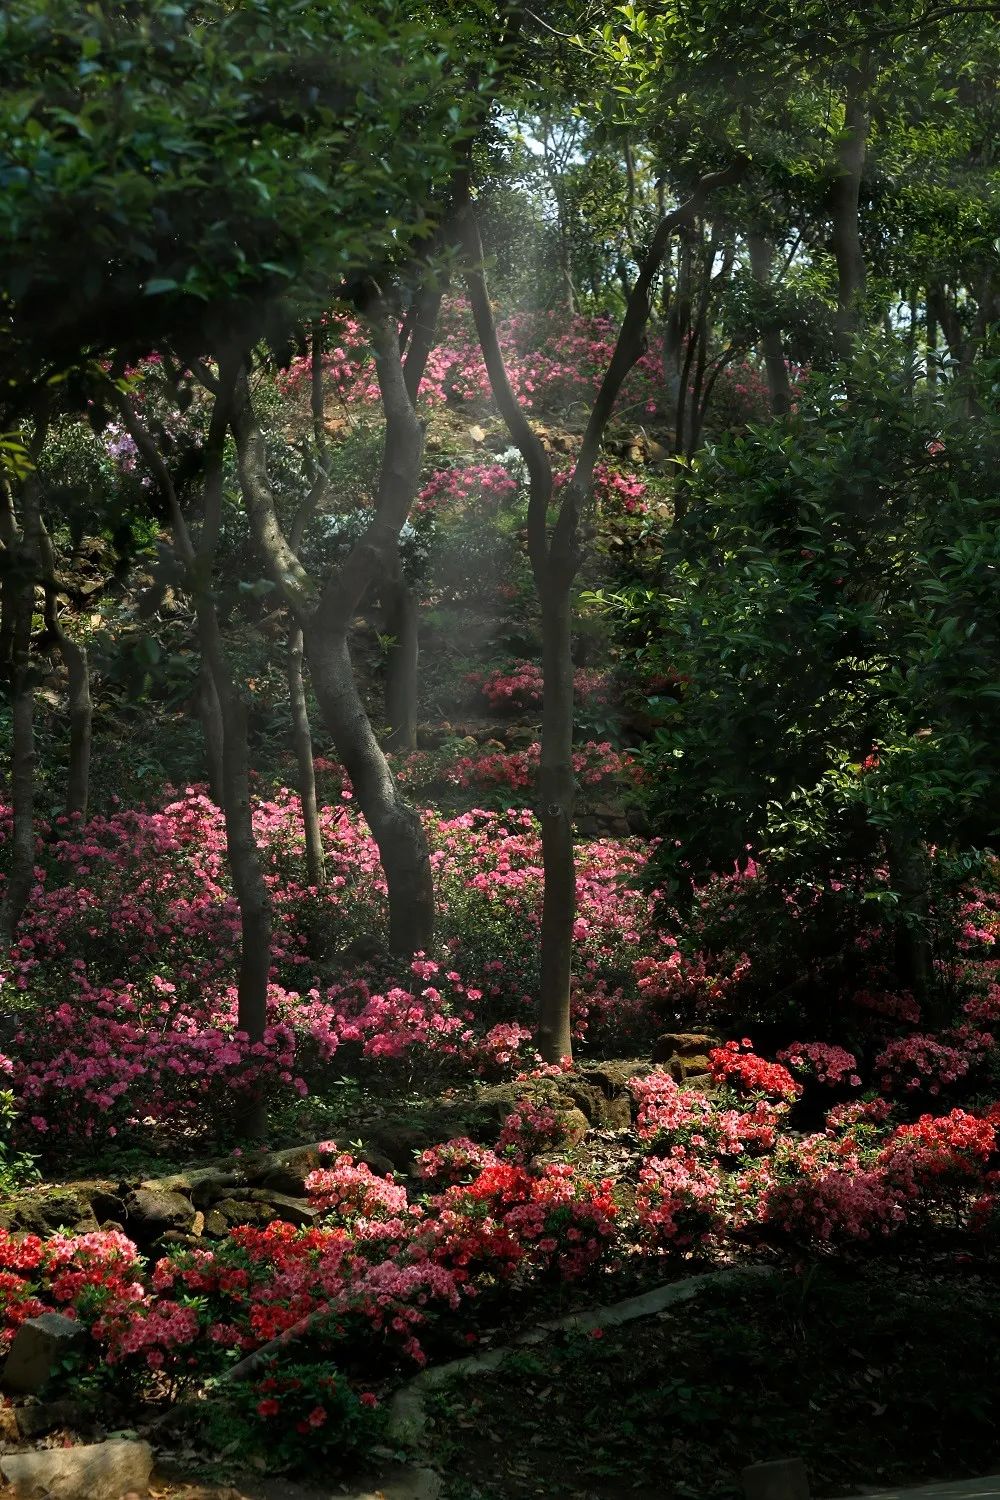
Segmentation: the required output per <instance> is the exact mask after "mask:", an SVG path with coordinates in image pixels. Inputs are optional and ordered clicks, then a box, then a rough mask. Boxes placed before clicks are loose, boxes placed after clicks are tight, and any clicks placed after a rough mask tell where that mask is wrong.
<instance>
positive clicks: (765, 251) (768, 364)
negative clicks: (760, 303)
mask: <svg viewBox="0 0 1000 1500" xmlns="http://www.w3.org/2000/svg"><path fill="white" fill-rule="evenodd" d="M747 248H748V249H749V251H750V270H751V272H752V274H753V278H754V280H755V281H757V282H759V283H760V285H761V286H762V287H768V288H769V287H770V285H771V267H772V264H773V262H774V247H773V246H772V245H771V244H770V242H769V241H768V240H766V239H765V238H764V236H763V235H762V234H748V235H747ZM760 352H761V354H762V355H763V356H764V369H765V371H766V373H767V389H768V394H769V395H770V398H771V411H772V412H773V414H774V415H775V416H776V417H784V416H787V415H788V413H789V412H790V411H791V409H792V389H791V386H790V384H789V381H788V366H787V365H786V364H785V351H784V348H783V347H782V343H781V329H780V328H779V327H778V324H777V322H776V321H775V318H774V313H773V309H768V310H767V311H766V312H765V314H764V319H763V322H762V325H761V332H760Z"/></svg>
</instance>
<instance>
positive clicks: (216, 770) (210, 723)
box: [198, 661, 223, 807]
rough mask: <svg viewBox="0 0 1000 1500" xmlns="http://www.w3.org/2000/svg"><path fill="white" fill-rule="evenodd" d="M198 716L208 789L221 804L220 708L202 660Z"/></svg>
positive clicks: (221, 731) (212, 683)
mask: <svg viewBox="0 0 1000 1500" xmlns="http://www.w3.org/2000/svg"><path fill="white" fill-rule="evenodd" d="M198 717H199V719H200V720H201V733H202V739H203V741H204V745H205V766H206V770H207V773H208V789H209V792H210V793H211V796H212V801H213V802H214V803H215V805H216V807H221V806H222V796H223V792H222V739H223V730H222V709H221V707H220V706H219V695H218V693H217V692H216V691H215V683H214V682H213V680H212V674H211V672H210V670H209V667H208V663H207V662H206V661H203V662H202V664H201V671H200V672H199V674H198Z"/></svg>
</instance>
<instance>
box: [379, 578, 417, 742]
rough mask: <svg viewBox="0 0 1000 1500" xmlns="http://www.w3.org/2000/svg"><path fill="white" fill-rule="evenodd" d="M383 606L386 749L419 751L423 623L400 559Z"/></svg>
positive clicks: (384, 590) (388, 581)
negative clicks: (386, 643) (388, 641)
mask: <svg viewBox="0 0 1000 1500" xmlns="http://www.w3.org/2000/svg"><path fill="white" fill-rule="evenodd" d="M382 605H383V608H384V611H385V630H386V634H387V635H389V636H391V637H392V640H391V644H390V646H389V649H388V653H387V657H386V664H385V718H386V723H387V724H388V726H389V732H388V734H387V735H386V741H385V746H386V749H387V750H397V751H404V752H405V751H410V750H415V749H416V748H417V696H418V683H419V675H418V667H419V661H420V622H419V617H418V613H417V601H416V599H415V598H414V596H413V590H412V589H411V588H410V586H409V584H408V583H407V581H406V579H405V578H404V577H403V570H402V567H401V566H400V563H399V558H398V557H397V558H396V562H395V566H394V567H393V568H392V570H391V572H390V574H389V576H388V577H387V578H386V580H385V582H384V583H383V585H382Z"/></svg>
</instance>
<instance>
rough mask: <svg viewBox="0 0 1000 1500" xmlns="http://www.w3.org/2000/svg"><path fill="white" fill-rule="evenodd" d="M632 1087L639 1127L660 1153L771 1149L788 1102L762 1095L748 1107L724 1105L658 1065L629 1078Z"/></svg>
mask: <svg viewBox="0 0 1000 1500" xmlns="http://www.w3.org/2000/svg"><path fill="white" fill-rule="evenodd" d="M629 1088H630V1090H631V1092H632V1096H633V1098H634V1099H635V1100H636V1102H637V1103H638V1106H639V1110H638V1114H637V1117H636V1133H637V1135H638V1136H639V1139H640V1140H642V1141H645V1142H646V1143H647V1145H648V1147H649V1149H650V1150H651V1151H653V1152H656V1153H658V1154H659V1153H660V1152H661V1151H662V1150H664V1149H667V1148H669V1149H670V1150H677V1149H679V1148H683V1150H685V1151H686V1152H687V1153H688V1154H690V1155H691V1156H697V1157H701V1156H711V1157H716V1158H720V1157H721V1158H733V1157H739V1156H743V1155H744V1154H747V1155H754V1154H755V1153H756V1152H758V1151H769V1150H771V1148H772V1147H773V1146H774V1144H775V1141H776V1139H777V1133H778V1129H779V1126H780V1123H781V1115H782V1109H783V1108H784V1107H785V1106H777V1107H776V1106H774V1105H771V1104H769V1103H767V1101H766V1100H764V1099H757V1100H755V1101H754V1102H753V1103H752V1104H751V1105H750V1106H749V1107H746V1106H745V1107H743V1108H741V1109H722V1108H720V1107H719V1106H718V1104H717V1103H716V1102H715V1101H714V1100H711V1099H708V1098H707V1097H706V1096H705V1095H704V1094H702V1093H700V1092H699V1091H698V1090H697V1089H694V1088H681V1087H679V1086H678V1084H676V1083H675V1082H674V1080H673V1079H672V1078H671V1077H670V1075H669V1074H668V1073H663V1072H661V1071H659V1070H657V1071H655V1072H653V1073H650V1074H648V1075H647V1076H646V1077H645V1078H632V1079H630V1081H629Z"/></svg>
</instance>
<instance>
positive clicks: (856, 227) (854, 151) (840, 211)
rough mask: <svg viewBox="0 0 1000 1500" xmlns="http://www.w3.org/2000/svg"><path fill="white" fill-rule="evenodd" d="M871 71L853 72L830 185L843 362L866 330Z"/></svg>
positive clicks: (840, 351)
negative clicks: (864, 197) (865, 193)
mask: <svg viewBox="0 0 1000 1500" xmlns="http://www.w3.org/2000/svg"><path fill="white" fill-rule="evenodd" d="M869 72H870V69H869V67H868V66H867V65H866V66H864V67H862V68H852V70H851V75H850V80H849V82H848V88H847V97H846V99H845V101H844V133H843V136H842V137H841V141H840V146H839V149H838V152H837V169H836V175H835V177H834V180H833V182H832V184H831V187H830V196H829V204H830V215H831V221H832V233H831V236H830V248H831V249H832V251H833V256H834V260H835V261H836V263H837V320H836V334H837V350H838V353H839V355H840V357H841V358H842V359H847V358H848V357H849V356H850V352H851V345H852V343H853V341H854V338H855V336H856V334H857V332H858V330H859V328H860V326H861V315H862V304H863V302H864V295H865V284H866V272H865V258H864V253H863V251H862V248H861V219H860V213H859V207H860V201H861V179H862V174H863V172H864V165H865V155H866V152H867V149H868V131H869V125H870V121H869V114H868V87H869V82H870V79H869Z"/></svg>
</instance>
